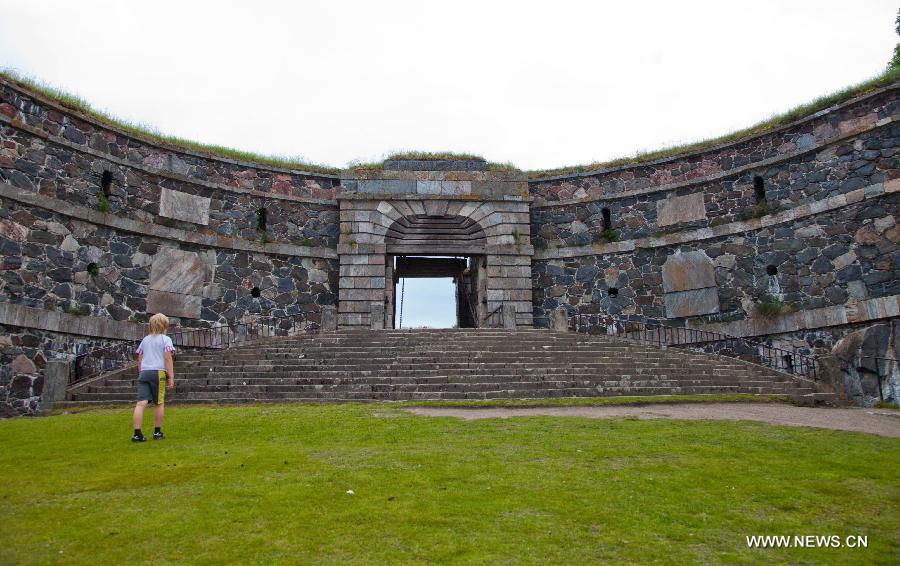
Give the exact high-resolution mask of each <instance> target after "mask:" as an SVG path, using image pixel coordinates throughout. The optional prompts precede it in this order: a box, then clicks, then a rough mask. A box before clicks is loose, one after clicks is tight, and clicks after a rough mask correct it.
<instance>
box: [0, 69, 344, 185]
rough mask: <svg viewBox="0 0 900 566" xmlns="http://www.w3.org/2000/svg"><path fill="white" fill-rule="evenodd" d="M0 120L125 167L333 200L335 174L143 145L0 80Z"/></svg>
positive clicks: (142, 142)
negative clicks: (303, 170) (281, 167)
mask: <svg viewBox="0 0 900 566" xmlns="http://www.w3.org/2000/svg"><path fill="white" fill-rule="evenodd" d="M0 121H3V122H6V123H12V124H14V125H16V126H17V127H27V128H29V129H30V131H32V132H34V133H40V134H42V135H44V136H47V137H48V139H50V140H53V141H54V142H61V143H64V144H66V145H70V146H71V147H75V148H78V149H79V150H80V151H82V152H86V153H95V154H99V155H102V156H104V157H105V158H107V159H109V160H111V161H116V162H119V163H121V164H123V165H126V166H129V167H146V168H150V169H153V170H157V171H164V172H166V173H169V174H174V175H178V176H180V177H184V178H187V179H192V180H196V181H202V182H207V183H212V184H215V185H220V186H223V187H231V188H240V189H248V190H249V189H252V190H254V191H259V192H263V193H271V194H273V195H290V196H295V197H314V198H321V199H331V198H334V196H335V195H336V194H337V192H338V187H339V185H340V181H339V180H338V178H337V177H336V176H332V175H323V174H315V173H305V172H300V171H290V170H284V169H279V168H277V167H269V166H264V165H256V164H253V163H246V162H239V161H235V160H231V159H222V158H210V157H207V156H204V155H202V154H199V153H196V152H191V151H185V150H183V149H176V148H166V147H163V146H162V145H161V144H156V143H147V142H145V141H143V140H140V139H138V138H136V137H135V136H131V135H129V134H127V133H126V132H122V131H119V130H116V129H114V128H111V127H108V126H106V125H103V124H99V123H98V122H97V121H95V120H93V119H91V118H88V117H86V116H83V115H81V114H79V113H78V112H75V111H72V110H68V109H64V108H61V107H60V106H58V105H57V104H55V103H53V102H51V101H49V100H47V99H45V98H43V97H42V96H40V95H38V94H35V93H31V92H26V91H24V90H23V89H21V88H19V87H16V86H14V85H12V84H10V83H8V82H7V81H5V80H2V79H0Z"/></svg>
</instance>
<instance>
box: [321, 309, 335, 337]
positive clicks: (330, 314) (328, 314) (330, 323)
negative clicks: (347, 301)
mask: <svg viewBox="0 0 900 566" xmlns="http://www.w3.org/2000/svg"><path fill="white" fill-rule="evenodd" d="M321 329H322V331H323V332H334V331H335V330H337V309H336V308H335V307H331V306H328V307H322V324H321Z"/></svg>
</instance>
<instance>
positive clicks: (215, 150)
mask: <svg viewBox="0 0 900 566" xmlns="http://www.w3.org/2000/svg"><path fill="white" fill-rule="evenodd" d="M0 77H3V78H4V79H6V80H8V81H10V82H11V83H14V84H17V85H19V86H21V87H23V88H26V89H29V90H32V91H35V92H37V93H39V94H42V95H43V96H45V97H47V98H50V99H51V100H54V101H56V102H57V103H58V104H60V105H62V106H63V107H65V108H69V109H71V110H75V111H77V112H81V113H82V114H85V115H87V116H89V117H91V118H93V119H95V120H98V121H99V122H101V123H104V124H108V125H111V126H113V127H115V128H118V129H121V130H122V131H124V132H127V133H128V134H130V135H133V136H135V137H136V138H138V139H143V140H145V141H148V142H150V143H158V144H163V145H167V146H171V147H174V148H177V149H185V150H189V151H194V152H198V153H202V154H206V155H209V156H211V157H222V158H226V159H234V160H237V161H246V162H250V163H254V164H258V165H263V166H272V167H278V168H284V169H294V170H303V171H309V172H314V173H324V174H330V175H335V174H338V173H339V172H340V168H338V167H332V166H328V165H321V164H316V163H309V162H307V161H305V160H303V159H302V158H301V157H289V156H280V155H265V154H259V153H254V152H249V151H243V150H239V149H235V148H231V147H226V146H220V145H215V144H204V143H199V142H195V141H191V140H187V139H184V138H179V137H176V136H170V135H167V134H163V133H161V132H160V131H159V130H157V129H156V128H154V127H153V126H149V125H146V124H138V123H134V122H130V121H128V120H123V119H121V118H117V117H115V116H113V115H111V114H109V113H106V112H103V111H100V110H97V109H95V108H93V107H92V106H91V105H90V104H89V103H88V102H87V101H85V100H84V99H82V98H81V97H79V96H76V95H73V94H70V93H67V92H65V91H62V90H60V89H58V88H56V87H53V86H51V85H48V84H46V83H44V82H41V81H38V80H35V79H32V78H29V77H26V76H24V75H22V74H20V73H17V72H15V71H13V70H9V69H7V70H2V71H0ZM898 80H900V67H896V66H891V67H890V68H888V69H887V70H886V71H885V72H884V73H883V74H881V75H879V76H877V77H874V78H872V79H869V80H867V81H864V82H861V83H859V84H856V85H853V86H850V87H847V88H844V89H841V90H839V91H837V92H834V93H831V94H828V95H825V96H822V97H819V98H817V99H815V100H813V101H812V102H808V103H806V104H801V105H799V106H797V107H796V108H793V109H791V110H789V111H787V112H784V113H782V114H777V115H775V116H772V117H771V118H769V119H767V120H763V121H762V122H759V123H757V124H754V125H753V126H750V127H749V128H745V129H742V130H738V131H735V132H732V133H729V134H726V135H723V136H719V137H716V138H712V139H708V140H703V141H698V142H694V143H688V144H679V145H673V146H670V147H664V148H660V149H657V150H653V151H647V152H638V153H636V154H634V155H631V156H625V157H620V158H617V159H612V160H609V161H598V162H594V163H589V164H585V165H573V166H566V167H557V168H553V169H538V170H531V171H526V172H525V173H526V174H527V176H528V178H529V179H541V178H544V177H553V176H564V175H568V174H574V173H584V172H588V171H596V170H598V169H607V168H612V167H619V166H626V165H640V164H642V163H647V162H649V161H655V160H658V159H663V158H669V157H676V156H680V155H685V154H690V153H696V152H700V151H704V150H707V149H710V148H712V147H715V146H718V145H721V144H725V143H731V142H736V141H740V140H741V139H744V138H748V137H751V136H755V135H758V134H762V133H765V132H768V131H770V130H774V129H776V128H779V127H781V126H784V125H787V124H790V123H792V122H795V121H797V120H800V119H802V118H805V117H807V116H810V115H812V114H814V113H816V112H819V111H821V110H824V109H826V108H829V107H831V106H834V105H837V104H841V103H843V102H846V101H848V100H850V99H851V98H854V97H857V96H861V95H864V94H867V93H869V92H872V91H874V90H876V89H878V88H882V87H884V86H887V85H890V84H892V83H895V82H897V81H898ZM387 159H421V160H440V159H472V160H477V161H486V160H485V158H484V157H482V156H480V155H476V154H472V153H455V152H448V151H438V152H430V151H400V152H395V153H392V154H390V155H389V156H388V157H387ZM347 167H348V168H349V169H359V170H380V169H383V167H384V162H383V161H381V162H351V163H349V164H348V166H347ZM487 169H488V170H489V171H512V172H516V171H520V169H519V168H518V167H516V166H515V165H513V164H511V163H494V162H487Z"/></svg>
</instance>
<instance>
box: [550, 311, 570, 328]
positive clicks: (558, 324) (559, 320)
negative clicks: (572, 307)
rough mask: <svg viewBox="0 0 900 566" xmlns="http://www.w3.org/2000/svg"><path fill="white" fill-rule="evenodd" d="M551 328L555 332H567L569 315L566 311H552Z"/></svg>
mask: <svg viewBox="0 0 900 566" xmlns="http://www.w3.org/2000/svg"><path fill="white" fill-rule="evenodd" d="M551 328H553V330H556V331H557V332H566V331H567V330H569V313H568V311H566V309H564V308H562V307H560V308H558V309H556V310H554V311H553V320H552V324H551Z"/></svg>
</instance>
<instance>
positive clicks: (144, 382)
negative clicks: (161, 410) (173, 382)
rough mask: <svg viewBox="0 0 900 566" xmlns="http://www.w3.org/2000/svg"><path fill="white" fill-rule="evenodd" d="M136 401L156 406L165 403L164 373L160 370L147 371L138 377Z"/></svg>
mask: <svg viewBox="0 0 900 566" xmlns="http://www.w3.org/2000/svg"><path fill="white" fill-rule="evenodd" d="M137 390H138V401H149V402H151V403H154V404H156V405H162V404H164V403H165V402H166V372H165V371H164V370H161V369H147V370H144V371H142V372H141V373H140V374H139V375H138V381H137Z"/></svg>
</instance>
